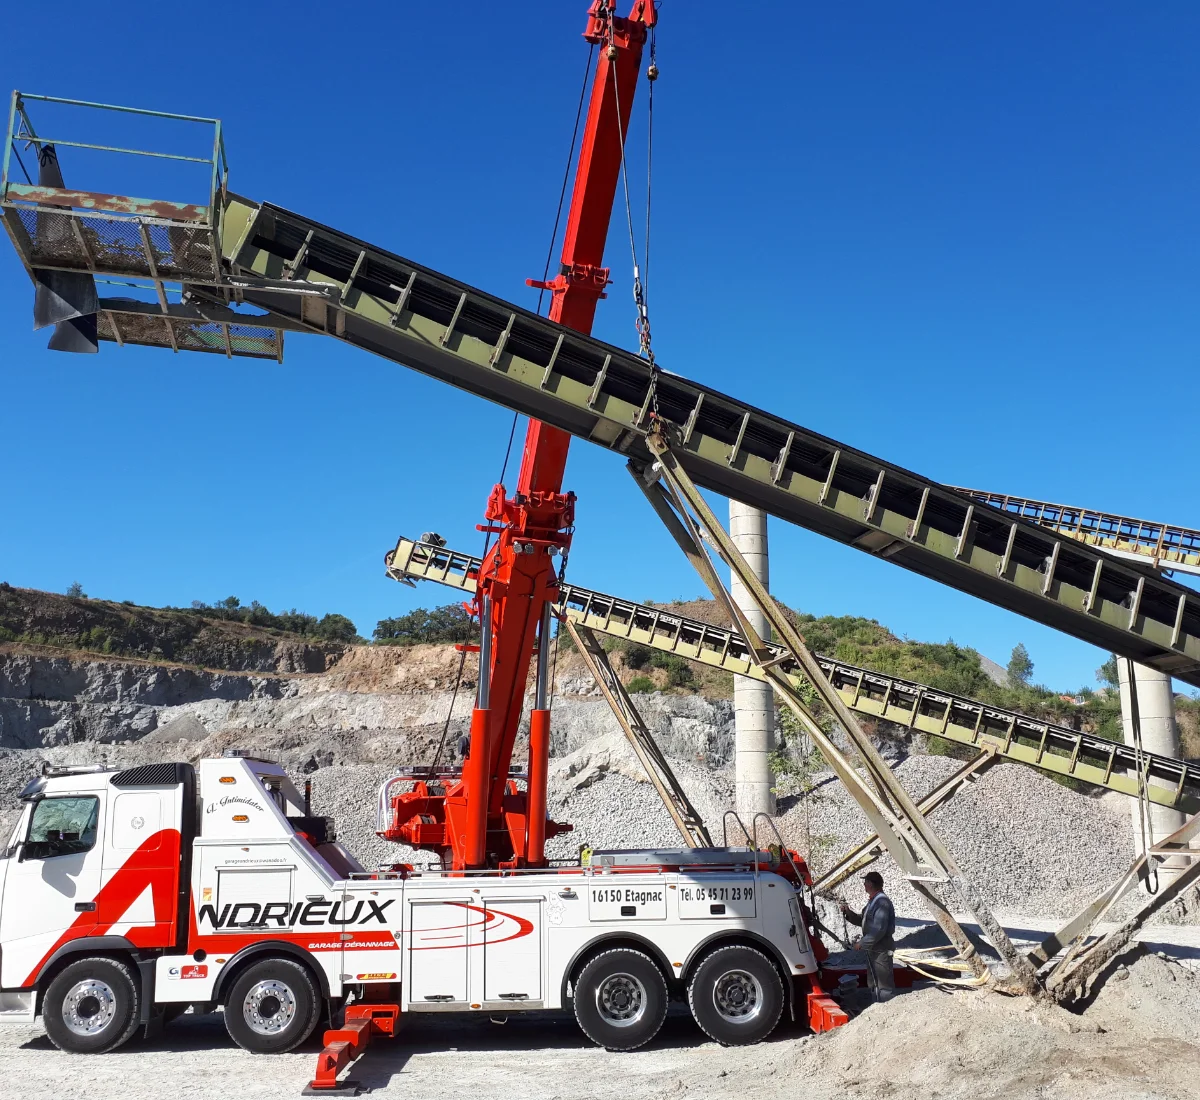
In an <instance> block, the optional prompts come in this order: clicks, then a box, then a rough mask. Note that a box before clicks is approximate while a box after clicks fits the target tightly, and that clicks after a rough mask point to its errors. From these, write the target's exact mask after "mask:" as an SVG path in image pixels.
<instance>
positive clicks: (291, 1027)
mask: <svg viewBox="0 0 1200 1100" xmlns="http://www.w3.org/2000/svg"><path fill="white" fill-rule="evenodd" d="M320 1010H321V996H320V993H319V992H318V990H317V986H316V983H315V982H314V981H313V977H312V974H310V973H309V970H308V967H306V966H304V965H303V964H301V963H298V962H295V961H294V960H292V959H281V958H274V959H263V960H262V961H261V962H255V963H251V964H250V965H249V966H248V967H247V968H246V969H245V970H244V971H242V973H241V974H240V975H239V977H238V979H237V980H236V981H235V982H234V983H233V985H232V986H231V987H230V989H229V992H228V993H227V994H226V995H225V1030H226V1031H228V1032H229V1034H230V1036H231V1037H232V1038H233V1041H234V1042H235V1043H237V1045H238V1046H240V1047H242V1048H243V1049H244V1050H248V1051H250V1052H251V1053H252V1054H282V1053H283V1052H284V1051H288V1050H292V1049H293V1048H295V1047H298V1046H299V1045H300V1044H301V1043H302V1042H304V1040H305V1039H307V1038H308V1037H309V1036H310V1035H311V1034H312V1032H313V1028H314V1027H316V1026H317V1017H318V1015H319V1014H320Z"/></svg>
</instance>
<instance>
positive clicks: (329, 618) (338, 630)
mask: <svg viewBox="0 0 1200 1100" xmlns="http://www.w3.org/2000/svg"><path fill="white" fill-rule="evenodd" d="M313 633H315V634H316V636H317V637H318V638H324V639H325V640H326V641H327V642H353V641H354V639H355V638H357V637H358V628H357V627H356V626H355V625H354V624H353V623H352V622H351V621H350V620H349V619H347V618H346V616H345V615H338V614H336V613H330V614H328V615H325V616H324V617H323V618H322V619H321V621H320V622H319V623H317V628H316V630H315V631H314V632H313Z"/></svg>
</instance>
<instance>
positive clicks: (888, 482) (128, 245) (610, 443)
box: [0, 99, 1200, 687]
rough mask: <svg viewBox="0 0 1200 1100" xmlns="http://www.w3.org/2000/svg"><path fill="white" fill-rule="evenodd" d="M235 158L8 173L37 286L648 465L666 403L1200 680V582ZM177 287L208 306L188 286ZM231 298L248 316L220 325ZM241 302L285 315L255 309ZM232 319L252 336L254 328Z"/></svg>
mask: <svg viewBox="0 0 1200 1100" xmlns="http://www.w3.org/2000/svg"><path fill="white" fill-rule="evenodd" d="M18 101H19V99H15V100H14V113H13V116H12V117H13V118H15V117H16V109H15V104H16V103H17V102H18ZM10 138H11V127H10ZM218 167H219V166H218V163H217V161H216V160H215V159H214V162H213V165H212V169H213V171H212V177H213V183H212V195H211V198H210V202H209V203H208V204H207V205H204V206H200V205H189V204H185V203H179V202H172V201H170V200H150V199H133V198H130V197H127V196H114V195H109V194H103V193H100V192H95V191H89V190H74V189H72V190H66V189H61V188H52V187H44V186H30V185H17V184H15V183H13V182H11V181H9V180H7V178H6V179H5V180H4V185H3V187H2V188H0V211H2V212H3V215H4V217H3V223H4V226H5V228H6V230H7V231H8V235H9V237H10V239H11V240H12V243H13V245H14V247H15V248H16V249H17V252H18V254H19V255H20V257H21V259H22V261H23V263H24V264H25V266H26V269H27V270H28V272H29V274H30V276H31V278H33V279H35V281H36V280H37V278H38V273H39V272H42V273H44V272H46V271H53V270H57V271H74V272H87V273H89V274H91V275H92V276H94V277H101V278H107V277H116V278H117V279H120V280H129V279H131V278H134V279H142V280H149V281H151V282H152V283H153V285H154V288H155V289H156V290H157V291H159V294H158V298H159V303H158V313H154V311H153V309H151V310H150V311H147V310H146V307H145V306H144V305H140V304H138V305H136V307H135V306H131V305H130V303H129V302H128V301H127V300H125V299H114V298H101V299H100V303H99V306H100V314H99V317H100V322H101V324H100V332H99V335H100V338H101V339H106V338H111V339H117V338H118V336H119V337H120V339H122V340H124V341H125V342H126V343H132V342H141V343H146V344H153V345H157V346H161V347H172V348H174V349H175V350H189V349H191V348H196V349H197V350H212V349H213V348H214V347H216V348H217V349H218V350H220V351H222V352H224V353H225V354H233V355H239V354H243V353H255V354H262V355H272V356H273V355H278V354H279V353H280V352H281V350H282V346H283V345H282V332H283V331H284V330H285V329H297V328H298V329H302V330H304V331H307V332H313V333H320V334H323V335H328V336H332V337H334V338H336V339H340V340H344V341H346V342H347V343H351V344H353V345H355V346H356V347H360V348H363V349H364V350H367V351H372V352H374V353H376V354H378V355H382V356H384V357H386V358H388V359H391V360H394V361H396V362H398V363H402V364H404V365H405V366H408V367H411V368H412V369H414V370H417V371H420V372H422V373H424V374H427V375H429V376H431V377H434V378H438V379H441V380H442V381H445V382H448V383H450V384H451V385H454V386H457V387H459V388H460V389H463V390H466V391H468V392H470V393H475V394H478V395H479V396H482V397H486V398H488V399H489V400H492V401H496V402H498V403H500V404H501V405H503V406H505V407H506V408H508V409H512V410H515V411H518V412H521V413H524V414H526V415H529V416H533V417H537V418H538V419H540V420H543V421H545V422H547V423H549V424H552V425H554V426H555V427H558V428H560V429H562V430H564V431H567V432H570V433H571V434H573V435H576V436H579V437H580V438H583V439H587V440H590V441H591V442H593V443H596V444H598V445H600V446H603V447H607V448H609V449H610V450H614V451H618V452H620V453H622V454H625V455H627V456H629V457H630V458H631V459H632V460H633V461H634V463H635V464H640V465H643V466H645V465H649V464H651V463H652V462H653V461H654V456H653V455H652V454H651V452H650V449H649V446H648V443H647V435H648V433H649V432H650V429H651V427H652V426H653V425H654V423H655V420H654V411H655V410H657V412H658V413H659V414H660V416H661V417H662V418H663V419H664V420H665V421H666V422H668V423H670V424H671V425H673V428H672V434H673V436H674V440H673V443H672V447H673V451H674V453H676V454H677V456H678V460H679V463H680V467H681V469H683V470H684V471H685V472H686V473H687V475H688V476H689V477H690V478H691V479H692V480H693V481H694V482H695V483H696V484H697V485H698V486H700V487H702V488H706V489H710V490H713V491H716V492H718V493H722V494H724V495H726V496H729V497H731V498H733V499H735V500H740V501H743V502H745V503H746V504H750V505H753V506H755V507H758V508H762V509H765V510H766V511H768V512H770V513H771V514H773V515H775V516H778V517H779V518H781V519H784V520H787V521H788V522H790V523H796V524H799V525H801V526H803V527H807V528H809V529H810V530H813V531H817V532H818V533H820V534H823V535H826V536H828V537H829V538H833V539H837V540H838V541H840V542H843V543H845V544H847V545H850V546H853V547H855V548H856V549H859V550H862V551H864V552H866V553H869V554H872V555H875V556H877V557H881V558H885V559H887V560H889V561H893V562H895V563H896V564H897V565H902V566H904V567H905V568H907V569H910V570H912V571H914V572H916V573H920V574H923V575H924V576H927V577H930V578H932V579H933V580H936V581H938V582H940V583H943V584H947V585H949V586H951V587H953V588H957V589H959V590H960V591H963V592H967V593H970V594H971V595H974V596H978V597H979V598H981V599H985V600H988V601H990V602H992V603H995V604H997V605H998V606H1001V607H1005V608H1007V609H1009V610H1011V611H1015V612H1017V613H1018V614H1021V615H1025V616H1027V617H1029V618H1031V619H1034V620H1036V621H1038V622H1041V623H1044V624H1045V625H1047V626H1051V627H1054V628H1055V629H1058V630H1062V631H1064V632H1066V633H1068V634H1071V635H1073V636H1075V637H1077V638H1080V639H1082V640H1084V641H1086V642H1090V643H1091V644H1093V645H1097V646H1100V647H1102V648H1103V649H1106V650H1111V651H1113V652H1115V653H1118V654H1120V655H1121V656H1124V657H1128V658H1130V659H1131V660H1135V661H1138V662H1140V663H1142V664H1145V665H1148V666H1151V667H1153V668H1158V669H1161V670H1162V671H1164V672H1169V673H1171V674H1172V675H1174V676H1177V677H1178V678H1180V679H1181V680H1184V681H1186V682H1188V683H1190V684H1193V685H1195V686H1198V687H1200V593H1197V592H1195V591H1194V590H1192V589H1189V588H1186V587H1184V586H1183V585H1180V584H1177V583H1176V582H1174V581H1172V580H1170V579H1168V578H1166V577H1163V576H1161V575H1160V574H1159V573H1157V572H1156V571H1155V570H1153V569H1151V568H1148V567H1146V566H1143V565H1141V564H1139V563H1137V562H1132V561H1125V560H1122V559H1116V558H1113V557H1111V556H1109V555H1108V554H1106V553H1104V552H1103V551H1101V550H1099V549H1097V548H1095V547H1093V546H1090V545H1088V544H1087V543H1085V542H1080V541H1078V540H1077V539H1076V538H1074V537H1073V536H1070V535H1063V534H1060V533H1059V532H1058V531H1055V530H1051V529H1048V528H1045V527H1041V526H1039V525H1037V524H1036V523H1033V522H1030V521H1029V520H1026V519H1024V518H1021V517H1020V516H1017V515H1015V514H1012V513H1007V512H1004V511H1001V510H999V509H997V508H993V507H991V506H990V505H988V504H985V503H983V502H981V501H979V500H975V499H972V498H971V497H969V496H966V495H964V494H962V493H960V492H957V491H955V490H953V489H949V488H947V487H946V486H944V485H942V484H941V483H939V482H937V481H934V480H932V479H930V478H927V477H923V476H921V475H920V474H916V473H913V472H912V471H910V470H906V469H904V468H902V467H900V466H897V465H896V464H894V463H889V462H886V461H884V460H883V459H880V458H877V457H875V456H873V455H870V454H867V453H866V452H864V451H860V450H857V449H856V448H853V447H850V446H848V445H846V444H844V443H840V442H838V441H837V440H834V439H830V438H828V437H826V436H823V435H820V434H819V433H817V432H814V431H811V430H809V429H807V428H805V427H802V426H801V425H799V424H796V423H793V422H792V421H789V420H787V419H786V418H785V417H782V416H779V415H776V414H774V413H769V412H766V411H764V410H762V409H758V408H755V407H754V406H752V405H749V404H746V403H745V402H743V401H740V400H738V399H737V398H735V397H732V396H730V395H728V394H724V393H721V392H720V391H718V390H716V389H714V388H712V387H710V386H706V385H703V384H701V383H698V382H694V381H691V380H689V379H686V378H683V377H681V376H679V375H676V374H670V373H667V372H665V371H662V370H659V369H654V368H652V367H651V365H650V364H649V363H648V362H647V361H645V360H644V359H641V358H639V357H638V356H637V355H634V354H632V353H630V352H628V351H624V350H622V349H620V348H617V347H613V346H612V345H609V344H605V343H603V342H602V341H599V340H596V339H594V338H592V337H588V336H584V335H582V334H580V333H577V332H574V331H573V330H570V329H567V328H564V327H562V326H561V325H557V324H555V323H554V322H552V321H549V320H547V319H545V318H543V317H539V316H537V315H536V314H535V313H532V312H530V311H529V310H526V309H522V308H520V307H519V306H515V305H513V304H511V303H509V302H506V301H504V300H503V299H501V298H498V297H495V296H494V295H490V294H486V293H484V292H483V291H481V290H478V289H476V288H475V287H472V286H469V285H467V284H465V283H462V282H459V281H457V280H455V279H452V278H450V277H448V276H446V275H443V274H441V273H439V272H436V271H433V270H431V269H429V268H427V267H423V266H421V265H419V264H415V263H413V262H412V261H411V260H407V259H405V258H403V257H402V256H398V255H396V254H395V253H392V252H388V251H386V250H385V249H382V248H379V247H377V246H375V245H372V244H370V243H369V242H367V241H363V240H360V239H358V238H356V237H353V236H350V235H349V234H346V233H342V232H339V231H338V230H336V229H332V228H330V227H328V226H325V225H322V224H321V223H320V222H317V221H314V220H312V219H311V218H306V217H304V216H303V215H301V214H296V213H293V212H291V211H288V210H285V209H283V208H282V207H278V206H274V205H272V204H270V203H259V202H254V201H252V200H250V199H247V198H243V197H241V196H239V195H236V194H234V193H233V192H231V191H229V190H228V189H227V183H226V176H225V173H224V170H223V166H221V170H220V171H218ZM72 182H76V181H74V180H73V181H72ZM175 285H178V286H179V288H180V289H181V291H182V292H184V293H186V296H187V299H188V301H187V304H185V305H180V304H176V303H172V302H171V301H169V299H168V297H167V294H166V291H167V289H170V288H171V287H173V286H175ZM719 302H720V299H719V295H718V298H717V299H716V300H715V303H714V308H717V309H719ZM210 305H211V306H224V307H226V308H227V309H228V312H223V313H221V315H220V316H219V317H216V315H214V318H215V319H210V318H206V317H205V316H204V311H205V309H206V308H207V307H208V306H210ZM242 305H249V306H252V307H257V308H259V309H262V310H265V311H266V313H267V316H262V315H259V316H248V315H246V314H245V313H240V312H239V309H238V308H236V307H240V306H242ZM230 314H237V315H238V316H240V317H242V318H243V319H244V321H245V326H246V330H245V331H239V332H236V333H235V332H234V329H233V328H231V327H230V326H231V325H232V324H234V322H232V321H231V320H230ZM250 330H253V331H250ZM232 335H237V336H238V340H237V341H234V340H232V339H227V338H226V337H227V336H232ZM735 368H736V364H734V365H731V366H730V368H729V369H728V370H726V371H725V372H724V373H726V374H731V375H732V374H733V373H735ZM895 414H896V416H897V417H901V418H903V419H904V420H905V421H906V422H909V423H916V424H925V425H926V428H927V430H928V431H929V432H931V433H933V434H936V430H937V413H936V411H935V410H934V409H933V408H932V407H931V406H930V407H927V405H926V402H925V400H924V398H923V397H922V396H921V395H920V394H913V395H911V396H910V398H909V399H908V402H907V404H903V405H900V406H897V408H896V410H895ZM983 440H986V436H983V435H981V441H983ZM981 445H986V443H985V442H981Z"/></svg>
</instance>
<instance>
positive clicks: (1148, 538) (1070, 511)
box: [955, 489, 1200, 575]
mask: <svg viewBox="0 0 1200 1100" xmlns="http://www.w3.org/2000/svg"><path fill="white" fill-rule="evenodd" d="M955 491H956V492H959V493H962V494H963V495H964V496H969V497H971V498H973V499H974V500H978V501H980V502H981V503H983V504H987V505H988V506H990V507H992V508H998V509H999V510H1000V511H1001V512H1006V513H1008V514H1009V515H1013V516H1020V517H1021V518H1022V519H1027V520H1029V521H1030V522H1031V523H1036V524H1037V525H1038V526H1039V527H1045V528H1046V529H1047V530H1050V531H1057V532H1058V533H1059V534H1060V535H1070V536H1071V538H1073V539H1078V540H1079V541H1080V542H1086V543H1087V544H1088V545H1089V546H1096V547H1099V548H1100V549H1101V550H1107V551H1108V552H1109V553H1110V554H1116V555H1117V556H1118V557H1124V558H1132V559H1134V560H1137V561H1143V562H1146V563H1148V564H1149V565H1152V566H1153V567H1154V568H1156V569H1171V570H1175V569H1177V570H1179V571H1180V572H1181V573H1192V574H1196V575H1200V531H1197V530H1196V529H1194V528H1191V527H1178V526H1174V525H1172V524H1169V523H1156V522H1154V521H1153V520H1148V519H1134V518H1133V517H1132V516H1118V515H1115V514H1114V513H1112V512H1097V511H1096V510H1095V509H1094V508H1078V507H1076V506H1074V505H1070V504H1051V503H1050V502H1049V501H1045V500H1031V499H1030V498H1029V497H1015V496H1012V495H1010V494H1007V493H989V492H986V491H985V490H983V489H956V490H955Z"/></svg>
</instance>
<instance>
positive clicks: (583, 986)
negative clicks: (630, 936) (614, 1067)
mask: <svg viewBox="0 0 1200 1100" xmlns="http://www.w3.org/2000/svg"><path fill="white" fill-rule="evenodd" d="M574 1001H575V1019H576V1020H578V1021H579V1026H580V1028H581V1029H582V1030H583V1033H584V1035H586V1036H587V1037H588V1038H589V1039H591V1040H592V1042H593V1043H597V1044H598V1045H600V1046H602V1047H605V1048H606V1049H608V1050H636V1049H637V1048H638V1047H640V1046H642V1045H644V1044H645V1043H648V1042H650V1040H651V1039H653V1038H654V1036H655V1035H657V1034H658V1029H659V1028H660V1027H662V1025H663V1020H665V1019H666V1018H667V983H666V982H665V981H663V976H662V972H661V971H660V970H659V969H658V967H657V966H655V965H654V962H653V960H652V959H651V958H650V957H649V956H648V955H645V954H643V953H642V952H641V951H634V950H632V949H630V948H627V947H619V948H614V949H613V950H611V951H604V952H601V954H599V955H597V956H596V957H595V958H594V959H592V961H591V962H589V963H588V964H587V966H585V967H584V968H583V970H582V971H581V972H580V974H579V978H578V980H577V981H576V982H575V995H574Z"/></svg>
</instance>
